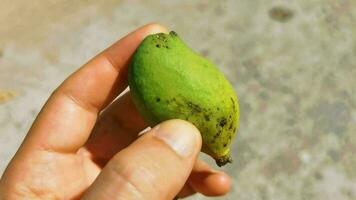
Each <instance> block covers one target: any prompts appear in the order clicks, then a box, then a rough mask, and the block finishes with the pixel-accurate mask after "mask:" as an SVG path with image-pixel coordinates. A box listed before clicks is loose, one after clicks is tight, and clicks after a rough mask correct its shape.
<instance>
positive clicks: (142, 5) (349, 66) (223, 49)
mask: <svg viewBox="0 0 356 200" xmlns="http://www.w3.org/2000/svg"><path fill="white" fill-rule="evenodd" d="M152 21H155V22H159V23H162V24H164V25H166V26H168V27H169V28H171V29H173V30H175V31H176V32H178V33H179V34H180V35H181V37H182V38H184V40H185V41H186V42H187V43H188V44H189V45H190V46H191V47H193V48H194V49H195V50H196V51H198V52H200V53H201V54H203V55H205V56H207V57H209V58H210V59H211V60H212V61H214V62H215V63H217V64H218V66H219V67H220V68H221V70H222V71H223V72H224V73H225V74H226V76H227V77H228V79H229V80H230V81H231V82H232V83H233V85H234V87H235V89H236V91H237V93H238V95H239V100H240V105H241V128H240V130H239V134H238V137H237V139H236V140H235V144H234V147H233V157H234V161H235V162H234V163H233V164H230V165H228V166H227V167H225V168H223V169H224V170H226V171H227V173H229V174H230V175H231V176H233V178H234V185H233V191H232V192H231V193H230V194H229V195H227V196H226V197H223V198H216V199H238V200H268V199H271V200H272V199H273V200H284V199H288V200H300V199H315V200H334V199H338V200H352V199H356V170H355V169H356V57H355V55H356V42H355V41H356V1H353V0H313V1H311V0H289V1H283V0H254V1H246V0H222V1H215V0H197V1H189V0H165V1H159V0H155V1H143V0H122V1H115V0H106V1H94V0H77V1H71V0H47V1H41V0H32V1H26V0H2V1H1V4H0V174H1V173H2V171H3V169H4V168H5V166H6V164H7V163H8V162H9V160H10V158H11V157H12V156H13V154H14V153H15V151H16V149H17V148H18V146H19V145H20V143H21V140H22V139H23V137H24V136H25V134H26V132H27V130H28V129H29V127H30V125H31V123H32V121H33V120H34V118H35V116H36V115H37V113H38V112H39V110H40V108H41V106H42V105H43V104H44V102H45V100H46V99H47V98H48V96H49V95H50V93H51V91H52V90H53V89H54V88H56V86H58V84H60V83H61V82H62V81H63V79H65V77H67V76H68V75H69V74H70V73H72V72H73V71H74V70H76V69H77V68H78V67H79V66H81V65H82V64H83V63H85V62H86V61H87V60H88V59H89V58H91V57H92V56H94V55H95V54H97V53H98V52H100V51H101V50H103V49H104V48H105V47H107V46H108V45H110V44H111V43H113V42H114V41H116V40H117V39H119V38H120V37H122V36H124V35H125V34H126V33H128V32H130V31H131V30H133V29H135V28H136V27H138V26H140V25H143V24H145V23H148V22H152ZM204 159H206V160H208V161H209V162H211V163H212V161H211V159H209V158H207V157H205V156H204ZM190 199H205V197H202V196H199V195H197V196H194V197H192V198H190Z"/></svg>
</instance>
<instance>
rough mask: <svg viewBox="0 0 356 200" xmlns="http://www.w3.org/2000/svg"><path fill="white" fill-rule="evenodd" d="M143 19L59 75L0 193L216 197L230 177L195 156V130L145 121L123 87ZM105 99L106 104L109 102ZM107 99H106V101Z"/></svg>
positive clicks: (150, 28)
mask: <svg viewBox="0 0 356 200" xmlns="http://www.w3.org/2000/svg"><path fill="white" fill-rule="evenodd" d="M157 32H167V30H166V29H165V28H164V27H162V26H160V25H157V24H149V25H146V26H144V27H142V28H139V29H138V30H136V31H134V32H132V33H130V34H129V35H127V36H126V37H124V38H123V39H121V40H120V41H118V42H117V43H115V44H114V45H113V46H111V47H109V48H108V49H106V50H105V51H103V52H102V53H100V54H99V55H97V56H96V57H95V58H93V59H92V60H91V61H89V62H88V63H87V64H85V65H84V66H83V67H82V68H80V69H79V70H78V71H77V72H75V73H74V74H72V75H71V76H70V77H69V78H67V79H66V80H65V81H64V82H63V83H62V84H61V85H60V86H59V87H58V88H57V89H56V90H55V91H54V92H53V94H52V95H51V96H50V98H49V99H48V101H47V102H46V104H45V105H44V107H43V108H42V110H41V112H40V113H39V115H38V116H37V118H36V120H35V122H34V123H33V125H32V127H31V129H30V130H29V132H28V134H27V136H26V138H25V140H24V141H23V143H22V145H21V147H20V148H19V150H18V152H17V153H16V155H15V156H14V158H13V159H12V160H11V162H10V164H9V166H8V167H7V169H6V170H5V172H4V174H3V176H2V178H1V180H0V199H16V200H18V199H80V198H83V199H100V200H106V199H108V200H109V199H110V200H112V199H148V200H149V199H154V200H157V199H173V198H174V197H176V196H177V195H178V196H179V197H185V196H188V195H191V194H194V193H196V192H200V193H202V194H204V195H208V196H219V195H223V194H225V193H227V192H228V191H229V190H230V186H231V180H230V178H229V177H228V176H227V175H226V174H224V173H223V172H219V171H214V170H212V169H211V168H210V167H209V166H208V165H207V164H205V163H204V162H202V161H200V160H197V155H198V153H199V151H200V148H201V138H200V134H199V132H198V130H197V129H196V128H195V127H194V126H193V125H191V124H190V123H188V122H185V121H182V120H169V121H166V122H163V123H162V124H160V125H158V126H156V127H154V128H152V129H151V130H150V131H148V132H147V133H145V134H144V135H143V136H142V137H138V133H139V132H140V131H141V130H143V129H144V128H145V127H147V125H146V124H145V123H144V121H143V119H142V118H141V117H140V115H139V114H138V112H137V110H136V108H135V106H134V105H133V103H132V100H131V97H130V93H126V94H125V95H123V96H122V97H121V98H119V99H117V100H114V98H115V97H117V96H118V95H119V94H120V93H121V92H122V91H123V90H124V89H125V88H126V87H127V72H128V63H129V60H130V57H131V55H132V54H133V52H134V51H135V49H136V48H137V46H138V45H139V44H140V42H141V41H142V40H143V38H144V37H145V36H147V35H148V34H153V33H157ZM112 101H113V102H112ZM111 102H112V103H111Z"/></svg>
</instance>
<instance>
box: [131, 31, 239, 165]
mask: <svg viewBox="0 0 356 200" xmlns="http://www.w3.org/2000/svg"><path fill="white" fill-rule="evenodd" d="M129 86H130V91H131V93H132V96H133V101H134V103H135V105H136V106H137V108H138V110H139V112H140V113H141V114H142V116H143V117H144V118H145V120H146V121H147V122H148V123H149V125H150V126H154V125H156V124H158V123H160V122H162V121H165V120H168V119H183V120H187V121H189V122H191V123H192V124H194V125H195V126H196V127H197V128H198V129H199V131H200V133H201V135H202V140H203V146H202V151H203V152H205V153H207V154H209V155H210V156H212V157H213V158H214V159H215V161H216V163H217V165H218V166H223V165H225V164H226V163H228V162H232V159H231V156H230V145H231V143H232V140H233V138H234V136H235V133H236V131H237V129H238V126H239V105H238V100H237V96H236V93H235V91H234V89H233V87H232V86H231V84H230V83H229V82H228V81H227V79H226V78H225V77H224V75H223V74H222V73H221V72H220V71H219V70H218V68H217V67H216V66H215V65H214V64H213V63H211V62H210V61H209V60H207V59H205V58H204V57H202V56H200V55H198V54H197V53H195V52H194V51H193V50H192V49H190V48H189V47H188V46H187V45H186V44H185V43H184V42H183V41H182V40H181V39H180V38H179V36H178V35H177V33H175V32H173V31H172V32H170V33H169V34H165V33H158V34H153V35H149V36H147V37H146V38H145V39H144V40H143V41H142V43H141V44H140V45H139V47H138V48H137V50H136V52H135V53H134V55H133V57H132V61H131V65H130V67H129Z"/></svg>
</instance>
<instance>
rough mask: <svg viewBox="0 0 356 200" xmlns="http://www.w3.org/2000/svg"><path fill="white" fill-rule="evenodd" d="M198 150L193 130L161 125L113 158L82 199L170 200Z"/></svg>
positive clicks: (188, 126) (173, 124) (168, 123)
mask: <svg viewBox="0 0 356 200" xmlns="http://www.w3.org/2000/svg"><path fill="white" fill-rule="evenodd" d="M200 148H201V136H200V133H199V131H198V130H197V129H196V128H195V126H193V125H192V124H190V123H188V122H186V121H183V120H169V121H166V122H163V123H161V124H159V125H157V126H156V127H154V128H153V129H151V130H150V131H149V132H147V133H146V134H145V135H143V136H142V137H140V138H139V139H137V140H136V141H135V142H134V143H133V144H131V145H130V146H129V147H127V148H126V149H124V150H122V151H120V152H119V153H118V154H116V155H115V156H114V157H113V158H112V159H111V160H110V161H109V163H108V164H107V165H106V166H105V167H104V169H103V170H102V172H101V173H100V174H99V176H98V177H97V179H96V180H95V181H94V183H93V184H92V185H91V187H90V188H89V189H88V191H87V193H86V194H85V195H84V199H101V200H109V199H110V200H112V199H128V200H130V199H147V200H150V199H152V200H153V199H154V200H157V199H162V200H171V199H173V198H174V197H175V196H176V195H177V194H178V193H179V191H180V190H181V189H182V187H183V186H184V184H185V182H186V181H187V179H188V176H189V174H190V173H191V171H192V168H193V165H194V163H195V161H196V159H197V155H198V153H199V151H200Z"/></svg>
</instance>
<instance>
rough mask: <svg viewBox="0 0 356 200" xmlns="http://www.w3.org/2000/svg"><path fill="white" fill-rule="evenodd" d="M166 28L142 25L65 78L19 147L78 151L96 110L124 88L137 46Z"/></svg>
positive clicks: (93, 120) (103, 106)
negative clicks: (129, 65) (148, 36)
mask: <svg viewBox="0 0 356 200" xmlns="http://www.w3.org/2000/svg"><path fill="white" fill-rule="evenodd" d="M165 31H166V29H165V28H164V27H162V26H160V25H158V24H149V25H146V26H143V27H141V28H139V29H137V30H136V31H134V32H132V33H130V34H129V35H127V36H126V37H124V38H123V39H121V40H119V41H118V42H116V43H115V44H114V45H112V46H111V47H109V48H108V49H106V50H104V51H103V52H102V53H100V54H99V55H97V56H96V57H94V58H93V59H92V60H90V61H89V62H88V63H87V64H85V65H84V66H83V67H81V68H80V69H79V70H78V71H76V72H75V73H74V74H72V75H71V76H70V77H68V78H67V79H66V80H65V81H64V82H63V83H62V84H61V85H60V86H59V87H58V88H57V89H56V90H55V91H54V92H53V94H52V95H51V97H50V98H49V99H48V101H47V103H46V104H45V106H44V107H43V109H42V110H41V112H40V114H39V115H38V116H37V119H36V120H35V122H34V124H33V126H32V127H31V129H30V131H29V133H28V135H27V136H26V138H25V141H24V143H23V145H22V146H23V147H24V148H25V147H26V148H34V147H36V148H41V149H46V150H51V151H57V152H75V151H77V150H78V148H80V147H81V146H82V145H83V144H84V143H85V141H86V140H87V138H88V136H89V134H90V132H91V130H92V128H93V126H94V124H95V122H96V119H97V116H98V114H99V112H100V111H101V110H102V109H103V108H105V107H106V106H107V105H108V104H109V103H110V102H111V101H112V100H113V99H114V98H115V97H116V96H117V95H118V94H119V93H120V92H122V91H123V90H124V89H125V88H126V87H127V73H128V63H129V61H130V58H131V55H132V54H133V53H134V51H135V49H136V48H137V46H138V45H139V44H140V43H141V41H142V40H143V39H144V38H145V37H146V36H147V35H149V34H153V33H157V32H165Z"/></svg>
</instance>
